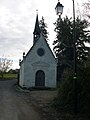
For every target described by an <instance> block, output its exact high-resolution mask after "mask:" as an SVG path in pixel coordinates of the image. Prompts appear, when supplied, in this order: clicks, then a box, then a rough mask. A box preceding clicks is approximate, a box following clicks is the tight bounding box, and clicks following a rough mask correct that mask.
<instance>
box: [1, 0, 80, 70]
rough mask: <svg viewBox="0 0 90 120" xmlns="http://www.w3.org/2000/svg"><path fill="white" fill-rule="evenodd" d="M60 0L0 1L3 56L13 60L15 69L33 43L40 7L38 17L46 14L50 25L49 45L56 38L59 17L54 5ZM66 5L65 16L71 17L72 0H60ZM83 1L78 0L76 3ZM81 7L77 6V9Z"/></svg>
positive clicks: (45, 16) (46, 19) (46, 20)
mask: <svg viewBox="0 0 90 120" xmlns="http://www.w3.org/2000/svg"><path fill="white" fill-rule="evenodd" d="M57 2H58V0H0V57H7V58H9V59H12V60H13V61H14V62H13V68H18V61H19V59H22V54H23V52H26V53H27V51H28V50H29V49H30V47H31V46H32V44H33V30H34V26H35V20H36V10H37V9H38V16H39V20H41V17H42V16H44V18H45V22H46V23H47V25H48V32H49V34H50V35H49V39H50V42H49V44H50V46H51V47H52V45H51V44H52V42H53V40H54V39H55V33H54V25H53V23H54V22H55V21H56V19H57V16H56V13H55V6H56V4H57ZM60 2H61V3H62V4H63V5H64V12H63V15H62V17H63V16H65V15H69V16H72V0H60ZM77 2H78V5H79V6H80V5H81V0H75V6H77ZM76 9H78V7H77V8H76Z"/></svg>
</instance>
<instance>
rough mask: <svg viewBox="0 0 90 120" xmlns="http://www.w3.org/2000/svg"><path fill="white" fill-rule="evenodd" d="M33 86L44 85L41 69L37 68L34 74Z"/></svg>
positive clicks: (43, 75)
mask: <svg viewBox="0 0 90 120" xmlns="http://www.w3.org/2000/svg"><path fill="white" fill-rule="evenodd" d="M35 86H38V87H40V86H42V87H44V86H45V73H44V72H43V71H42V70H38V71H37V72H36V76H35Z"/></svg>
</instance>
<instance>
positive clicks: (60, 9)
mask: <svg viewBox="0 0 90 120" xmlns="http://www.w3.org/2000/svg"><path fill="white" fill-rule="evenodd" d="M63 7H64V6H63V5H62V4H61V3H60V2H59V0H58V3H57V5H56V7H55V10H56V14H57V15H59V16H61V15H62V13H63Z"/></svg>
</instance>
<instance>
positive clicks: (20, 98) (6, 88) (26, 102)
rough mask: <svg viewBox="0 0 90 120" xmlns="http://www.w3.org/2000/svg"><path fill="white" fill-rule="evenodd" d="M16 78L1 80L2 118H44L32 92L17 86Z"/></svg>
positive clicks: (0, 107)
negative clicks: (32, 98) (34, 104)
mask: <svg viewBox="0 0 90 120" xmlns="http://www.w3.org/2000/svg"><path fill="white" fill-rule="evenodd" d="M15 83H16V80H6V81H0V120H42V116H41V115H40V114H39V112H38V111H37V110H35V109H34V107H33V106H32V104H31V102H30V101H31V100H30V97H29V96H30V94H29V93H26V92H21V91H18V90H16V88H15Z"/></svg>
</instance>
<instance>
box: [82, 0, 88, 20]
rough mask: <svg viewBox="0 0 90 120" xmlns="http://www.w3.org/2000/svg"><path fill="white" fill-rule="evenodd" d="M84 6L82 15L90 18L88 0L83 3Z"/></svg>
mask: <svg viewBox="0 0 90 120" xmlns="http://www.w3.org/2000/svg"><path fill="white" fill-rule="evenodd" d="M83 6H84V15H85V16H87V17H88V18H90V14H89V12H90V0H88V1H87V2H86V3H83Z"/></svg>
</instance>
